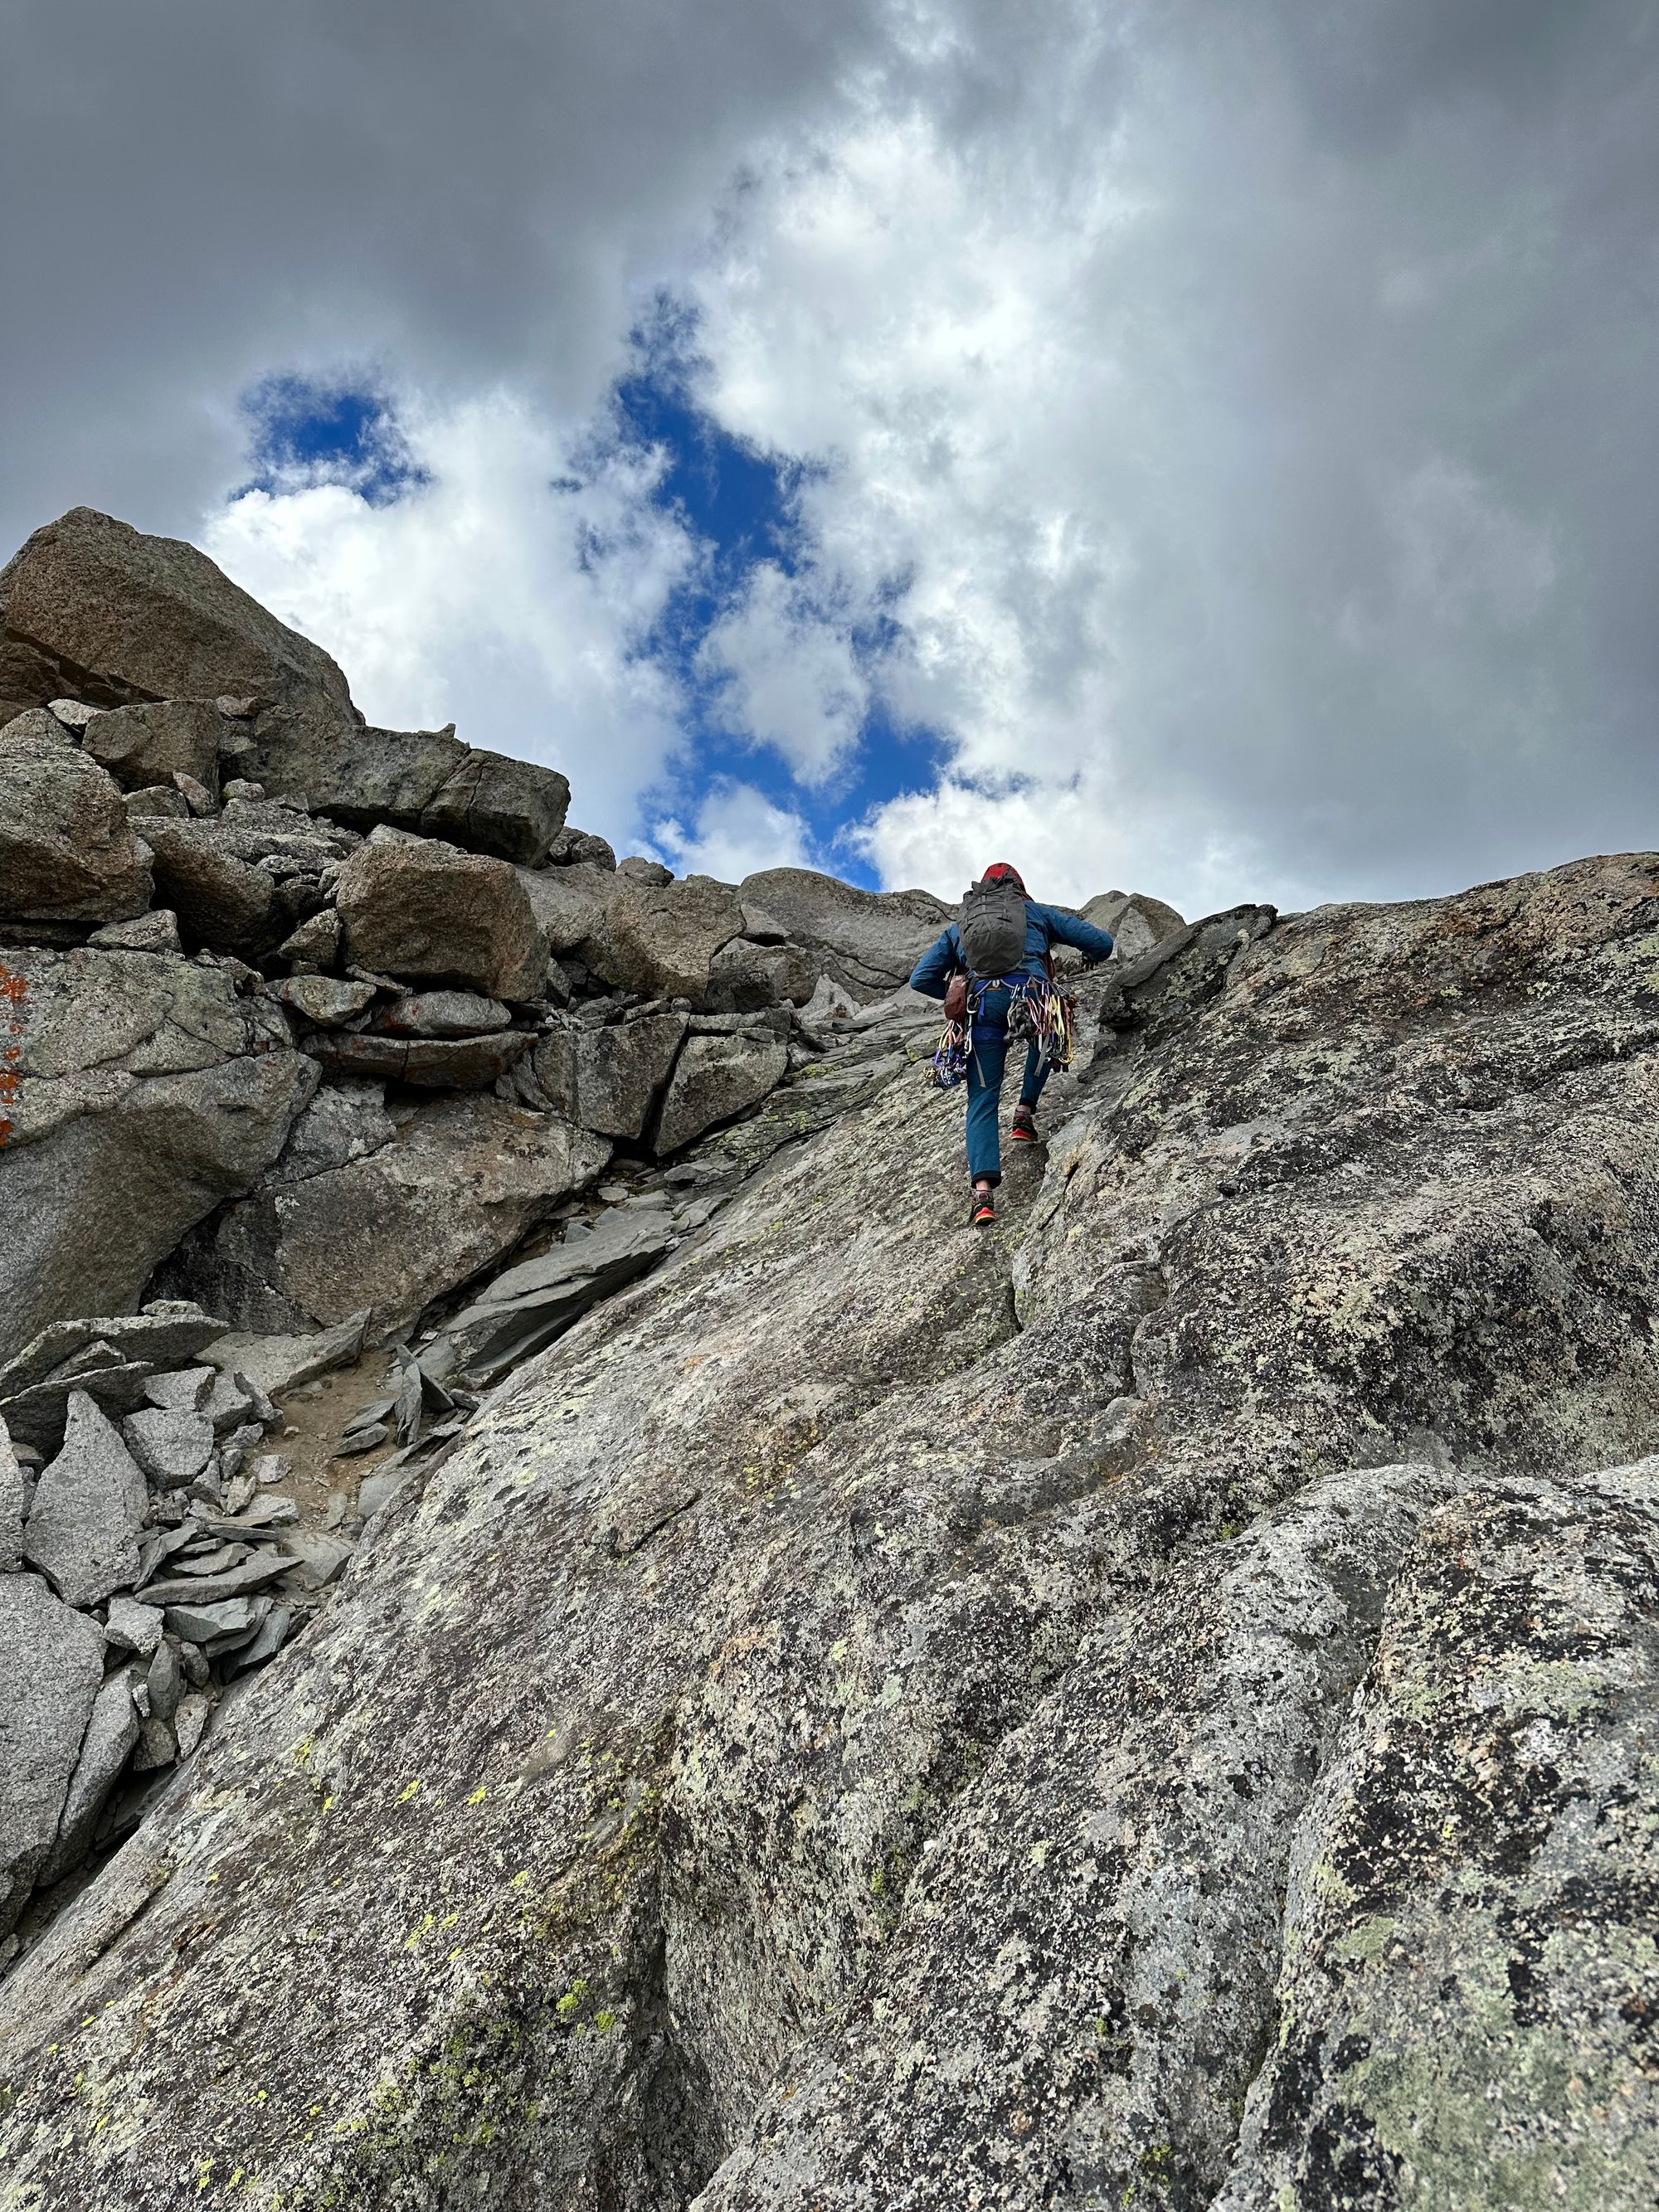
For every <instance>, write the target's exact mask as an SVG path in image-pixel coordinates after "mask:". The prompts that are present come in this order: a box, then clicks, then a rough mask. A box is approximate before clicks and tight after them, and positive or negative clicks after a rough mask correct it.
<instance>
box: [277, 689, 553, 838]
mask: <svg viewBox="0 0 1659 2212" xmlns="http://www.w3.org/2000/svg"><path fill="white" fill-rule="evenodd" d="M252 768H253V769H254V771H255V773H256V774H257V775H258V778H259V780H260V781H261V782H263V783H264V784H265V785H266V787H268V788H269V789H270V791H272V792H275V793H283V792H297V793H304V794H305V795H306V796H307V798H309V799H310V800H311V802H312V804H313V805H314V806H317V807H319V808H321V809H322V810H323V811H325V813H328V814H331V815H332V816H333V817H335V819H336V820H337V821H339V822H343V823H347V824H348V825H349V827H351V828H353V829H373V828H374V827H375V826H376V825H377V824H378V823H386V824H387V825H389V826H390V827H391V828H392V829H404V830H410V831H413V832H418V833H419V834H421V835H423V836H429V837H442V838H445V839H447V841H448V842H450V843H452V844H456V845H464V846H465V847H466V848H468V850H469V851H473V852H480V853H494V854H497V855H498V856H499V857H500V858H501V859H502V860H516V861H522V862H523V863H524V864H525V865H526V866H532V867H533V866H535V865H536V864H537V863H538V861H540V860H543V859H544V857H545V856H546V854H547V853H548V851H549V849H550V848H551V846H552V845H553V843H554V842H555V841H556V838H557V837H558V836H559V834H560V831H561V830H562V828H563V824H564V817H565V810H566V808H567V807H568V805H569V804H570V786H569V785H568V783H567V782H566V781H565V779H564V778H563V776H562V775H559V773H558V772H557V770H556V769H548V768H541V767H538V766H537V765H536V764H535V763H533V762H531V761H520V760H512V759H509V758H508V757H507V755H506V754H504V753H493V752H485V751H481V750H475V749H474V748H473V747H471V746H470V745H465V744H462V742H461V740H460V739H459V738H458V737H457V736H456V735H455V726H454V724H453V722H451V723H449V724H447V726H445V727H444V728H443V729H441V730H407V731H406V730H382V729H375V728H372V727H359V728H358V729H356V730H355V731H354V732H351V733H350V734H349V735H348V736H344V737H342V738H338V739H337V740H336V741H334V742H332V743H330V742H326V741H325V740H323V739H322V738H320V737H319V733H317V732H314V731H313V730H308V729H306V728H303V727H295V726H283V727H280V728H278V727H275V726H268V719H267V718H265V717H261V719H260V721H259V724H258V739H257V741H256V744H255V750H254V752H253V755H252Z"/></svg>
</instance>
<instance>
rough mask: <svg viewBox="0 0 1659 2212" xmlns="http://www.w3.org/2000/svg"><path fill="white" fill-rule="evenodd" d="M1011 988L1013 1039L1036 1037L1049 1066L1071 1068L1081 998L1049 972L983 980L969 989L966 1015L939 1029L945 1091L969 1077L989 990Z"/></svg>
mask: <svg viewBox="0 0 1659 2212" xmlns="http://www.w3.org/2000/svg"><path fill="white" fill-rule="evenodd" d="M1000 990H1006V991H1008V992H1010V993H1011V994H1012V1001H1011V1003H1010V1006H1009V1008H1008V1041H1009V1042H1010V1043H1011V1044H1013V1043H1018V1042H1028V1041H1029V1042H1035V1043H1036V1048H1037V1056H1038V1059H1039V1060H1040V1061H1041V1062H1042V1064H1043V1065H1044V1066H1048V1067H1069V1066H1071V1064H1072V1054H1073V1051H1074V1050H1075V1048H1076V1045H1077V1000H1075V999H1074V998H1073V995H1072V994H1071V993H1070V992H1069V991H1060V990H1056V989H1055V987H1054V985H1053V984H1052V983H1051V982H1049V981H1048V978H1047V977H1046V976H1044V975H1026V976H1022V977H1021V978H1020V979H1019V980H1018V982H1016V981H1014V979H1013V978H1012V977H1006V978H1003V979H1000V980H993V981H984V980H981V981H975V982H973V983H970V984H969V990H968V1006H967V1012H966V1017H965V1018H964V1019H963V1020H962V1021H959V1022H958V1021H947V1022H946V1023H945V1027H944V1028H943V1029H942V1030H940V1031H939V1043H938V1044H937V1046H936V1047H935V1048H934V1051H933V1061H932V1063H931V1068H930V1074H931V1079H932V1080H933V1082H934V1083H936V1084H937V1085H939V1089H940V1090H941V1091H950V1090H952V1089H954V1088H955V1086H956V1085H957V1084H958V1083H962V1082H965V1081H966V1079H967V1076H968V1064H969V1060H970V1059H971V1058H972V1056H973V1050H974V1024H975V1021H977V1020H978V1019H979V1018H980V1013H981V1008H982V1007H983V1006H984V1003H985V994H986V993H987V991H1000Z"/></svg>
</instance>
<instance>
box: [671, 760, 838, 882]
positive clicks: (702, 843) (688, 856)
mask: <svg viewBox="0 0 1659 2212" xmlns="http://www.w3.org/2000/svg"><path fill="white" fill-rule="evenodd" d="M653 842H654V844H655V847H656V849H657V850H658V851H659V853H660V854H662V857H663V859H664V860H665V861H666V862H667V863H668V865H669V866H671V867H672V868H673V869H674V871H675V872H676V873H677V874H678V875H684V876H689V875H703V876H715V877H718V878H719V879H720V881H721V882H722V883H728V884H737V883H741V882H742V881H743V878H744V877H745V876H749V875H753V874H754V873H756V872H757V870H759V869H761V868H808V867H811V866H814V865H815V863H814V861H813V860H812V857H811V849H810V841H809V838H808V835H807V829H806V824H805V823H804V822H803V821H802V819H801V817H800V816H799V814H795V813H792V812H791V811H789V810H788V809H787V807H781V806H777V805H774V804H773V802H772V801H771V800H770V799H768V798H766V797H765V795H764V794H763V793H761V792H758V791H757V790H756V789H755V787H754V786H753V785H752V784H747V783H734V782H732V781H730V780H726V779H723V780H722V781H720V782H719V783H717V784H716V785H715V786H714V788H713V789H712V790H711V791H710V792H709V793H708V795H707V797H706V798H705V799H703V801H702V805H701V806H700V807H699V808H698V810H697V817H696V824H695V827H693V828H692V829H686V828H685V827H684V824H682V823H679V822H677V821H675V820H673V819H672V818H671V817H670V818H669V819H668V820H665V821H663V822H660V823H658V825H657V827H656V829H655V832H654V834H653Z"/></svg>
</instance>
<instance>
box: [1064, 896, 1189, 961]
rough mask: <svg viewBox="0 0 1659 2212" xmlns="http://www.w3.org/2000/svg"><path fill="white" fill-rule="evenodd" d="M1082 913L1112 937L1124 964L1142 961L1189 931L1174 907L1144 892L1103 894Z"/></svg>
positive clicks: (1083, 909) (1081, 912)
mask: <svg viewBox="0 0 1659 2212" xmlns="http://www.w3.org/2000/svg"><path fill="white" fill-rule="evenodd" d="M1078 911H1079V913H1080V914H1081V915H1082V916H1083V919H1084V920H1085V921H1091V922H1093V924H1094V926H1095V927H1096V928H1097V929H1103V930H1106V931H1108V932H1109V934H1110V935H1111V937H1112V938H1113V939H1114V940H1115V942H1114V945H1113V948H1112V949H1113V951H1115V953H1116V955H1117V957H1118V958H1119V959H1120V960H1124V961H1128V960H1139V958H1140V957H1141V956H1142V955H1143V954H1144V953H1147V952H1150V951H1152V947H1153V946H1154V945H1162V944H1164V943H1165V942H1166V941H1167V940H1168V939H1170V938H1171V937H1174V936H1175V935H1176V933H1177V932H1179V931H1181V930H1183V929H1185V927H1187V925H1186V923H1185V922H1184V921H1182V918H1181V916H1180V915H1178V914H1177V913H1176V910H1175V908H1173V907H1172V906H1166V905H1165V904H1164V901H1163V900H1162V899H1155V898H1149V897H1148V896H1146V893H1145V892H1144V891H1102V892H1101V893H1100V895H1099V896H1097V897H1096V898H1091V900H1090V901H1089V903H1088V904H1087V906H1085V907H1080V908H1079V909H1078Z"/></svg>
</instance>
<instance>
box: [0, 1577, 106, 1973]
mask: <svg viewBox="0 0 1659 2212" xmlns="http://www.w3.org/2000/svg"><path fill="white" fill-rule="evenodd" d="M103 1672H104V1632H103V1631H102V1629H101V1628H100V1627H99V1626H98V1624H97V1622H96V1621H95V1620H88V1619H87V1617H86V1615H85V1614H84V1613H76V1611H75V1610H74V1609H73V1607H70V1606H67V1605H65V1604H64V1601H63V1600H62V1599H61V1598H58V1597H55V1596H54V1595H52V1591H51V1590H50V1589H48V1588H47V1586H46V1583H44V1582H42V1581H41V1579H40V1577H39V1576H38V1575H18V1574H12V1575H0V1682H3V1683H4V1685H5V1694H4V1695H3V1697H0V1935H3V1934H6V1933H8V1932H9V1930H10V1929H11V1928H12V1927H13V1925H14V1924H15V1922H16V1919H17V1916H18V1914H19V1913H20V1912H21V1911H22V1909H23V1906H24V1905H25V1904H26V1903H27V1899H28V1893H29V1891H30V1890H31V1889H32V1888H33V1885H34V1879H35V1876H36V1875H37V1874H38V1873H39V1872H40V1868H41V1866H42V1865H43V1864H44V1863H45V1860H46V1854H47V1852H48V1851H50V1850H51V1849H52V1842H53V1839H54V1838H55V1837H56V1836H57V1833H58V1816H59V1815H60V1814H61V1813H62V1811H63V1809H64V1797H65V1796H67V1794H68V1791H69V1785H70V1776H71V1775H72V1774H73V1773H74V1771H75V1765H76V1759H78V1758H79V1756H80V1752H81V1745H82V1740H83V1738H84V1737H85V1735H86V1732H87V1723H88V1720H89V1719H90V1718H91V1717H92V1708H93V1701H94V1699H95V1698H96V1697H97V1695H98V1688H99V1684H100V1681H101V1680H102V1679H103Z"/></svg>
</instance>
